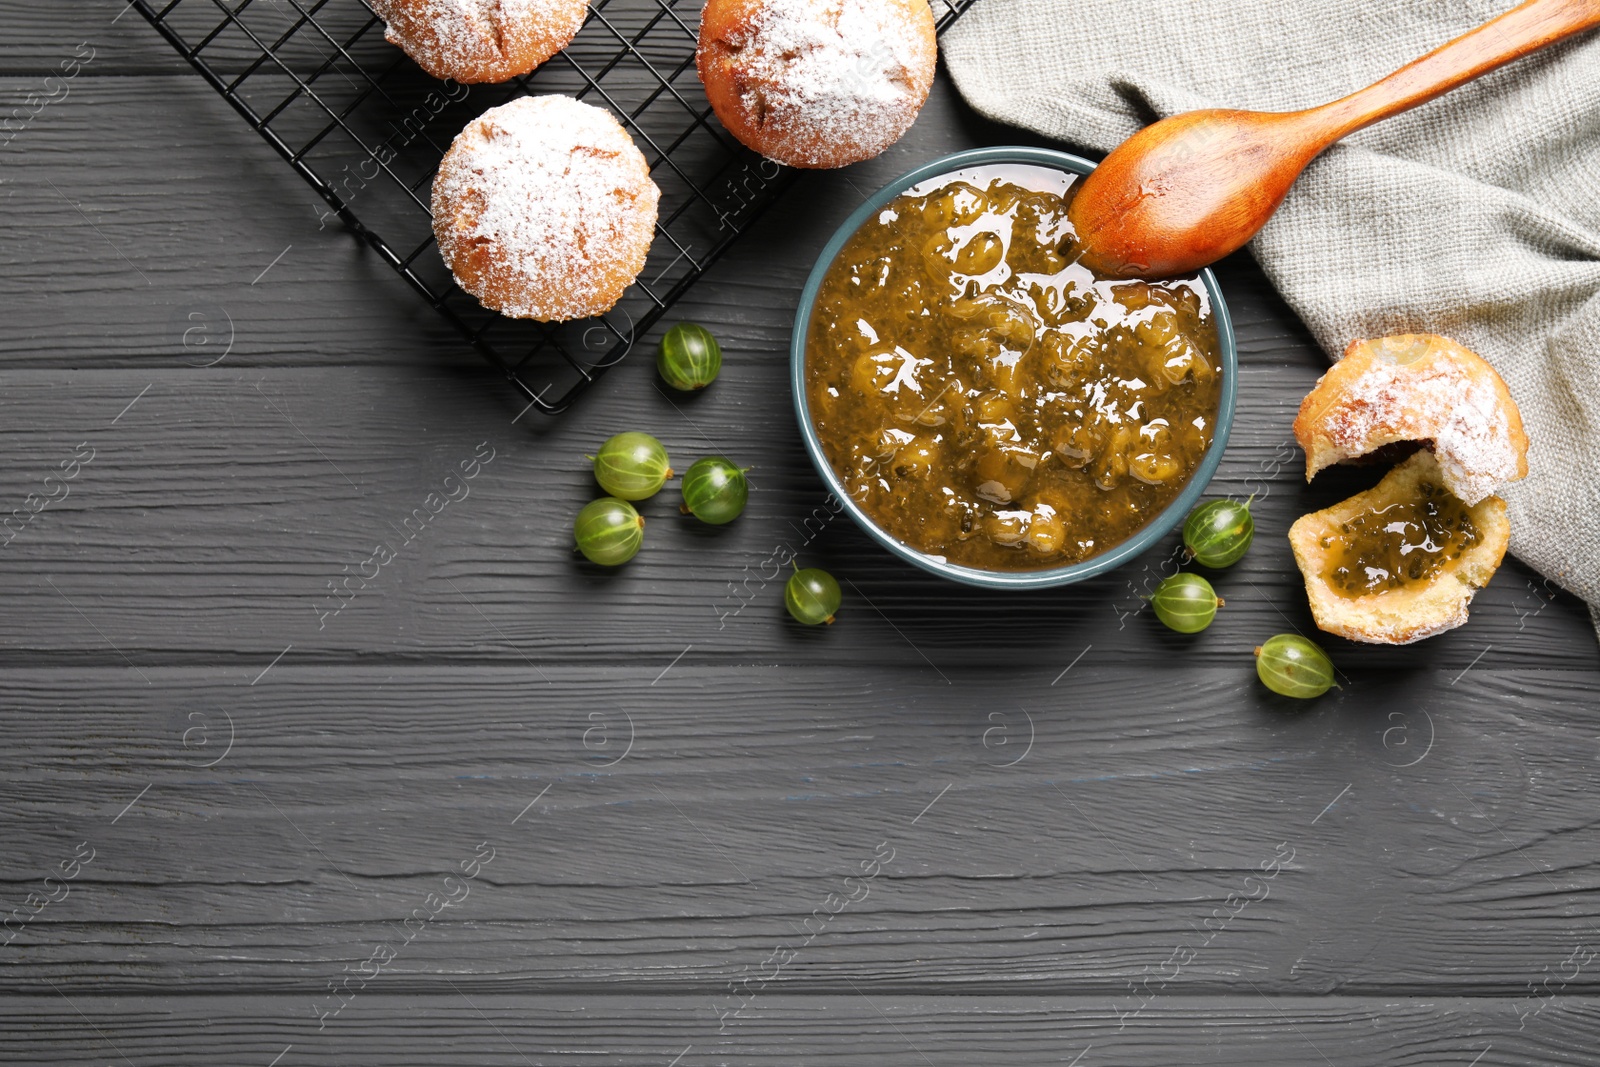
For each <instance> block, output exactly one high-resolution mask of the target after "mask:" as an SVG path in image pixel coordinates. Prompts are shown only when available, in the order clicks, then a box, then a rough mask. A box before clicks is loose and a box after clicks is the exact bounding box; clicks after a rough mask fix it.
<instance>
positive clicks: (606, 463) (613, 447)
mask: <svg viewBox="0 0 1600 1067" xmlns="http://www.w3.org/2000/svg"><path fill="white" fill-rule="evenodd" d="M590 458H592V459H593V460H594V480H595V481H597V482H599V483H600V488H602V489H604V490H605V491H606V492H608V493H610V494H611V495H612V496H614V497H617V498H618V499H620V500H647V499H649V498H650V497H653V496H655V495H656V494H657V493H659V492H660V491H661V487H662V486H663V485H666V484H667V479H668V478H670V477H672V467H671V466H669V465H668V461H667V450H666V449H665V448H664V447H662V445H661V442H660V441H657V440H656V439H655V438H654V437H651V436H650V435H649V434H647V433H637V432H631V431H630V432H628V433H619V434H617V435H616V436H615V437H612V438H609V439H608V440H607V441H606V443H605V444H603V445H601V446H600V451H599V452H596V453H595V454H594V455H593V456H592V457H590Z"/></svg>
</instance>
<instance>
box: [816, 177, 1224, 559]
mask: <svg viewBox="0 0 1600 1067" xmlns="http://www.w3.org/2000/svg"><path fill="white" fill-rule="evenodd" d="M997 163H1026V164H1033V165H1035V166H1042V167H1049V168H1052V169H1055V170H1062V171H1067V172H1069V173H1073V174H1078V175H1085V174H1088V173H1089V172H1090V171H1092V170H1094V166H1095V165H1094V164H1093V163H1091V162H1090V161H1089V160H1087V159H1084V158H1082V157H1081V156H1075V155H1072V154H1070V153H1068V152H1057V151H1055V150H1053V149H1049V148H1027V147H1020V146H1017V147H996V148H977V149H972V150H969V151H966V152H957V153H955V154H954V155H949V156H944V157H942V158H940V159H936V160H934V161H933V162H931V163H925V164H923V165H922V166H920V167H918V168H916V169H915V170H912V171H909V172H907V173H905V174H902V175H901V176H900V177H898V178H896V179H895V180H894V181H892V182H890V183H889V184H888V185H885V186H884V187H883V188H882V189H880V190H878V191H877V192H876V193H874V194H873V195H872V196H870V197H868V198H867V200H866V202H865V203H863V204H862V205H861V206H860V207H858V208H857V209H856V210H855V211H854V212H852V213H851V215H850V217H849V218H847V219H845V221H844V223H843V225H841V226H840V227H839V229H838V230H837V231H836V232H835V233H834V235H833V237H832V239H831V240H829V241H828V243H827V245H826V246H825V247H824V248H823V249H822V253H821V254H820V255H819V256H818V257H817V263H816V266H815V267H813V268H812V269H811V275H810V277H809V278H807V279H806V285H805V289H804V290H802V291H801V294H800V306H799V308H798V309H796V311H795V319H794V332H793V335H792V336H791V338H790V342H789V382H790V388H791V390H792V391H793V393H794V411H795V418H796V419H797V420H798V421H799V423H800V433H801V436H802V437H803V438H804V439H805V443H806V452H807V453H808V454H809V455H810V456H811V463H812V466H814V467H816V468H817V473H818V474H819V475H821V476H822V480H823V481H824V482H826V483H827V485H828V488H829V489H830V490H832V492H833V495H834V496H835V497H837V498H838V499H839V501H840V502H841V503H842V504H843V505H844V509H845V510H846V511H848V512H849V513H850V517H851V518H852V519H854V520H855V521H856V524H857V525H859V526H860V527H861V528H862V529H864V530H866V532H867V534H868V535H869V536H870V537H871V538H872V539H873V540H875V541H877V542H878V543H879V544H880V545H882V546H883V547H884V548H887V549H888V550H889V551H890V552H891V553H893V554H894V555H896V556H899V557H900V558H901V559H903V560H905V561H906V562H908V563H911V564H912V565H914V566H917V567H920V568H922V569H923V570H925V571H929V572H931V573H933V574H937V575H939V576H940V577H943V578H949V579H952V580H954V581H957V582H962V583H964V584H966V585H975V586H981V587H983V588H986V589H1045V588H1049V587H1051V586H1057V585H1068V584H1070V583H1072V582H1081V581H1083V580H1084V579H1086V578H1092V577H1094V576H1095V575H1097V574H1104V573H1105V572H1106V571H1109V570H1112V569H1114V568H1116V567H1119V566H1121V565H1122V564H1124V563H1126V562H1128V561H1129V560H1131V559H1133V558H1135V557H1137V556H1139V555H1141V554H1142V553H1143V552H1144V551H1145V550H1146V549H1148V548H1150V546H1151V545H1153V544H1155V543H1156V542H1157V541H1159V540H1160V539H1161V538H1162V537H1165V536H1166V535H1167V533H1169V532H1170V531H1171V530H1172V529H1173V528H1174V527H1176V526H1177V525H1178V524H1179V523H1181V522H1182V521H1183V520H1184V518H1185V517H1186V516H1187V515H1188V514H1189V511H1190V509H1191V508H1193V507H1194V505H1195V502H1196V501H1198V500H1199V499H1200V496H1201V494H1202V493H1204V492H1205V491H1206V486H1207V485H1208V484H1210V482H1211V479H1212V477H1213V476H1214V475H1215V474H1216V472H1217V467H1218V465H1219V464H1221V462H1222V454H1223V452H1224V451H1225V450H1226V449H1227V445H1228V434H1229V431H1231V430H1232V429H1233V411H1234V405H1235V403H1236V401H1237V399H1238V372H1239V352H1238V345H1237V341H1236V339H1235V337H1234V333H1233V319H1232V317H1231V316H1230V315H1229V314H1228V305H1227V302H1226V301H1225V300H1224V299H1223V297H1222V288H1221V286H1219V285H1218V284H1217V278H1216V275H1215V274H1213V273H1212V272H1211V269H1210V268H1209V267H1208V268H1206V269H1205V270H1202V271H1201V272H1200V277H1201V280H1202V281H1203V282H1204V283H1205V287H1206V293H1207V294H1208V295H1209V296H1210V298H1211V306H1212V308H1213V309H1214V314H1215V317H1216V323H1217V339H1218V341H1219V343H1220V347H1221V350H1222V351H1221V356H1222V396H1221V397H1220V398H1219V400H1218V402H1217V425H1216V431H1215V433H1214V434H1213V436H1212V440H1211V447H1210V448H1208V449H1207V450H1206V454H1205V456H1204V457H1202V459H1201V460H1200V466H1199V467H1198V468H1196V470H1195V472H1194V476H1193V477H1192V478H1190V479H1189V484H1188V485H1186V486H1184V488H1183V491H1182V492H1181V493H1179V494H1178V496H1177V499H1175V500H1173V502H1172V503H1171V504H1168V505H1167V506H1166V508H1164V509H1163V510H1162V511H1161V513H1160V514H1159V515H1157V516H1156V517H1155V518H1153V519H1151V520H1150V521H1149V522H1147V523H1145V525H1144V526H1143V527H1142V528H1141V529H1139V530H1138V531H1137V532H1135V533H1134V534H1133V536H1132V537H1129V538H1128V539H1127V540H1126V541H1123V542H1122V543H1120V544H1118V545H1115V546H1113V547H1112V548H1110V549H1108V550H1107V551H1105V552H1102V553H1101V554H1100V555H1098V556H1093V557H1091V558H1089V559H1086V560H1083V561H1082V562H1079V563H1073V564H1069V565H1067V566H1065V567H1052V568H1048V569H1045V570H1037V571H987V570H981V569H979V568H977V567H966V566H962V565H960V564H956V563H950V562H947V561H945V560H941V559H937V558H935V557H933V556H930V555H928V554H927V553H925V552H922V551H921V550H919V549H916V548H912V547H911V546H910V545H908V544H906V543H904V542H903V541H900V540H898V539H897V538H895V537H893V536H891V535H890V534H889V533H887V532H886V531H885V530H883V529H882V528H881V527H879V526H878V524H877V523H875V522H873V521H872V518H871V516H869V515H868V514H867V513H866V512H865V511H863V510H862V508H861V506H860V505H858V504H857V503H856V502H855V500H853V499H852V498H851V497H850V495H849V493H847V492H846V491H845V488H844V485H843V483H842V482H840V480H839V476H838V475H837V474H836V473H835V472H834V469H833V466H832V465H831V464H830V463H829V462H828V457H827V456H826V455H824V454H823V451H822V442H821V441H819V440H818V439H817V431H816V427H815V426H813V425H812V422H811V411H810V408H809V405H808V404H807V402H806V368H805V355H806V335H807V334H808V333H809V332H810V328H811V312H812V309H813V308H814V307H815V305H816V300H817V290H818V289H820V288H821V287H822V279H823V276H824V275H825V274H827V271H828V268H829V267H830V266H832V265H833V261H834V259H835V258H837V256H838V255H839V251H840V249H842V248H843V247H844V244H845V242H846V241H848V240H849V239H850V238H851V237H853V236H854V235H855V232H856V231H857V230H858V229H860V228H861V226H862V225H863V224H864V223H865V222H866V221H867V219H868V218H870V217H871V216H872V215H873V214H874V213H875V212H877V211H880V210H882V208H883V207H884V206H885V205H886V204H888V203H889V201H891V200H893V199H894V198H895V197H897V196H899V195H900V194H901V193H902V192H904V191H905V190H907V189H909V188H911V187H912V186H913V185H917V184H920V183H921V182H924V181H927V180H928V179H929V178H936V177H939V176H940V175H942V174H948V173H950V172H952V171H957V170H961V169H963V168H966V167H976V166H987V165H992V164H997Z"/></svg>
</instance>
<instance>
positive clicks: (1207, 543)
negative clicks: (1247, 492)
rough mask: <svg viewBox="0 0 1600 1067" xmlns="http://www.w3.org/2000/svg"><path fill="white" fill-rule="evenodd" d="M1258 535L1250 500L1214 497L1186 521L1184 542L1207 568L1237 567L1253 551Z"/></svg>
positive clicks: (1195, 559)
mask: <svg viewBox="0 0 1600 1067" xmlns="http://www.w3.org/2000/svg"><path fill="white" fill-rule="evenodd" d="M1250 499H1251V500H1254V499H1255V497H1253V496H1252V497H1251V498H1250ZM1255 536H1256V521H1255V519H1254V518H1252V517H1251V515H1250V500H1246V501H1245V502H1244V503H1243V504H1241V503H1239V502H1238V501H1237V500H1213V501H1211V502H1210V503H1206V504H1201V505H1200V506H1199V507H1197V508H1195V509H1194V510H1193V511H1191V512H1189V517H1188V518H1187V519H1184V520H1183V543H1184V545H1185V546H1187V547H1188V549H1189V555H1190V557H1191V558H1192V559H1194V561H1195V562H1196V563H1199V564H1200V565H1202V566H1205V567H1231V566H1233V565H1234V564H1235V563H1237V562H1239V560H1240V558H1241V557H1242V556H1243V555H1244V554H1245V553H1246V552H1248V551H1249V550H1250V542H1251V541H1254V540H1255Z"/></svg>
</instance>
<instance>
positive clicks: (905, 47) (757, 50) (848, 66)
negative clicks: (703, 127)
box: [730, 0, 927, 163]
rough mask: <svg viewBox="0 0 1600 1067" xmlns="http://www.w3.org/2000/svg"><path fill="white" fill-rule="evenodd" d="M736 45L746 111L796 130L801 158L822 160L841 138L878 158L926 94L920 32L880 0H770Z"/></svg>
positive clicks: (782, 128)
mask: <svg viewBox="0 0 1600 1067" xmlns="http://www.w3.org/2000/svg"><path fill="white" fill-rule="evenodd" d="M730 43H731V44H732V45H733V46H734V47H735V48H737V49H738V50H739V55H738V59H737V62H738V65H739V67H740V69H741V71H742V72H743V73H744V74H745V75H746V76H747V79H748V85H747V88H745V90H744V92H743V93H742V96H741V100H742V103H743V104H744V106H745V108H746V110H747V111H748V112H749V113H750V114H751V115H753V116H754V117H755V121H756V122H757V124H758V125H761V126H763V127H772V128H773V129H775V130H776V131H778V132H779V133H780V135H782V134H784V133H790V134H792V135H793V140H794V142H795V143H794V148H795V149H796V150H798V151H799V153H800V154H801V155H802V156H806V157H808V158H806V159H804V161H805V162H809V163H821V162H824V161H825V160H826V159H827V156H828V154H829V151H828V150H829V149H830V145H829V144H828V142H829V141H837V140H841V139H842V140H847V141H849V142H852V143H854V144H856V145H859V146H860V148H861V149H862V150H863V152H865V153H868V154H870V155H877V154H878V153H879V152H881V151H883V150H884V149H885V148H888V147H889V146H890V145H891V144H893V143H894V142H895V141H896V140H898V139H899V138H900V135H901V134H903V133H904V132H905V131H906V129H907V128H908V127H909V126H910V125H911V123H912V122H913V121H914V120H915V118H916V115H917V111H918V110H919V109H920V108H921V106H922V101H923V99H924V97H925V96H926V92H927V89H926V86H925V85H922V84H920V78H919V76H918V74H917V72H918V70H919V69H920V68H921V67H924V66H926V65H927V59H926V57H925V56H924V50H925V47H926V38H925V36H924V35H923V30H922V28H921V27H919V26H918V25H917V24H916V23H915V22H914V21H911V20H908V19H906V18H905V17H904V12H903V9H901V8H900V6H899V5H896V4H889V3H884V2H883V0H766V2H765V3H764V4H763V5H762V6H761V7H760V8H759V9H758V11H757V12H756V14H755V16H754V18H753V19H752V20H751V23H750V26H749V30H748V35H747V36H746V37H745V38H744V39H742V40H735V41H732V42H730Z"/></svg>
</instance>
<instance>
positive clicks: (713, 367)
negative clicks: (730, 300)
mask: <svg viewBox="0 0 1600 1067" xmlns="http://www.w3.org/2000/svg"><path fill="white" fill-rule="evenodd" d="M656 369H657V370H659V371H660V372H661V379H662V381H664V382H666V383H667V384H668V385H670V386H672V387H673V388H674V389H678V390H680V391H682V392H685V393H687V392H690V391H692V390H695V389H704V388H705V387H706V386H708V385H710V384H711V383H712V382H714V381H716V380H717V374H718V372H719V371H721V370H722V346H721V345H719V344H717V339H716V338H715V337H713V336H711V331H710V330H708V329H706V328H705V327H704V326H697V325H695V324H694V323H692V322H680V323H678V325H676V326H674V327H673V328H672V329H670V330H668V331H667V332H666V335H665V336H663V337H662V338H661V349H660V351H659V352H658V353H657V354H656Z"/></svg>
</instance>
